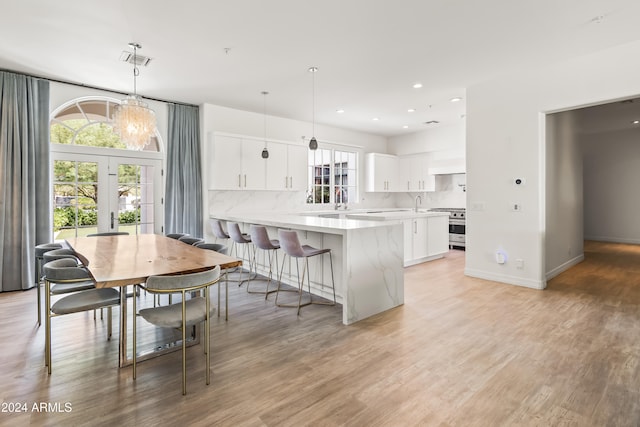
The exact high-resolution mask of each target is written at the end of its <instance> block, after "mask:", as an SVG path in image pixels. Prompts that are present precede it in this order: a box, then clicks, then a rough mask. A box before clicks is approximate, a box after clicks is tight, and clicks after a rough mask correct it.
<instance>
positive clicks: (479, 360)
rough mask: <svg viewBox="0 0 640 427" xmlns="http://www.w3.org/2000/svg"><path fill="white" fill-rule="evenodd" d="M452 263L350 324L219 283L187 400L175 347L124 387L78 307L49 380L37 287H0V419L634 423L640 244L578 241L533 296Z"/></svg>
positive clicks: (98, 332) (110, 348) (97, 332)
mask: <svg viewBox="0 0 640 427" xmlns="http://www.w3.org/2000/svg"><path fill="white" fill-rule="evenodd" d="M463 268H464V253H463V252H460V251H452V252H450V253H449V254H448V255H447V256H446V258H445V259H442V260H437V261H433V262H429V263H426V264H421V265H417V266H413V267H410V268H407V269H405V286H406V291H405V297H406V301H405V305H404V306H402V307H399V308H396V309H394V310H391V311H388V312H386V313H382V314H380V315H378V316H375V317H373V318H370V319H367V320H364V321H361V322H358V323H356V324H354V325H351V326H343V325H342V323H341V313H342V311H341V307H326V306H308V307H304V308H303V310H302V313H301V316H300V317H296V314H295V309H287V308H275V307H274V306H273V296H271V297H270V298H269V301H266V302H265V301H264V299H263V297H261V296H260V295H255V294H252V295H248V294H247V293H246V291H245V287H244V286H243V287H241V288H238V287H237V285H235V284H230V286H229V291H230V317H229V321H228V322H225V321H224V316H223V317H221V318H215V319H214V321H213V323H212V348H213V352H212V377H211V381H212V382H211V384H210V385H209V386H207V385H205V378H204V365H205V360H204V355H203V352H202V347H201V346H194V347H191V348H189V349H188V350H187V358H188V363H189V367H190V368H189V372H188V378H187V391H188V394H187V395H186V396H182V395H181V389H180V381H181V373H180V353H179V352H178V353H173V354H170V355H166V356H162V357H160V358H156V359H152V360H149V361H145V362H143V363H141V364H140V365H139V366H138V379H137V380H136V381H133V379H132V377H131V368H130V367H128V368H124V369H119V368H118V348H117V347H118V341H117V335H115V336H114V339H113V340H112V341H107V340H106V320H104V321H101V320H99V319H98V320H97V321H94V320H93V316H92V314H90V313H87V314H84V313H83V314H76V315H71V316H65V317H60V318H55V319H53V325H54V326H53V328H54V329H53V334H54V338H53V339H54V343H53V373H52V375H51V376H48V375H47V372H46V368H45V367H44V357H43V346H44V327H41V328H38V327H37V324H36V317H35V304H36V295H35V294H34V292H35V291H34V290H31V291H27V292H12V293H4V294H0V343H2V350H1V352H0V384H1V386H0V401H1V402H3V403H2V408H0V409H2V410H4V411H7V410H8V409H10V408H9V407H8V404H9V403H26V404H27V411H26V413H8V412H0V425H9V426H13V425H16V426H22V425H34V426H40V425H50V426H59V425H91V426H101V425H104V426H114V425H121V426H131V425H154V426H155V425H159V426H163V425H167V426H175V425H185V426H186V425H189V426H192V425H195V426H301V425H312V426H340V425H345V426H414V425H415V426H635V427H637V426H640V278H639V277H640V274H638V273H640V246H634V245H620V244H608V243H596V242H587V243H586V245H585V261H584V262H583V263H581V264H580V265H578V266H576V267H574V268H572V269H571V270H569V271H567V272H565V273H563V274H561V275H559V276H558V277H556V278H554V279H553V280H551V281H550V282H549V284H548V288H547V289H546V290H544V291H536V290H532V289H526V288H520V287H516V286H510V285H504V284H499V283H494V282H490V281H486V280H480V279H475V278H470V277H465V276H464V275H463ZM256 287H257V285H256ZM252 288H253V285H252ZM143 297H144V296H143ZM116 315H117V312H116ZM115 325H117V323H115V322H114V326H115ZM114 334H117V328H116V327H114ZM34 403H36V404H38V405H39V404H40V403H45V404H50V408H49V409H50V410H51V409H59V411H57V412H56V411H53V412H52V411H49V412H39V411H35V410H33V404H34ZM55 404H58V407H57V408H56V407H55ZM65 404H68V406H66V407H65ZM65 410H68V411H67V412H65Z"/></svg>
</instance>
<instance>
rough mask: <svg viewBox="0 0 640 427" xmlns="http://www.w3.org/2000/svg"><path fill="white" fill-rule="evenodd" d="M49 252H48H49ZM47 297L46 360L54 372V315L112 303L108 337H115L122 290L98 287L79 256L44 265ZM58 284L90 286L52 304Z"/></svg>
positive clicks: (78, 286)
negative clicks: (113, 331)
mask: <svg viewBox="0 0 640 427" xmlns="http://www.w3.org/2000/svg"><path fill="white" fill-rule="evenodd" d="M45 255H46V254H45ZM44 283H45V299H46V306H47V317H46V335H45V363H46V365H47V371H48V373H49V374H51V318H52V317H55V316H62V315H65V314H71V313H78V312H81V311H89V310H96V309H98V308H104V307H108V309H109V314H108V321H107V323H108V337H107V339H111V328H112V325H111V323H112V321H111V307H112V306H114V305H119V304H120V293H119V292H118V291H117V290H115V289H113V288H100V289H96V288H95V284H94V283H93V279H92V278H91V275H90V274H89V272H88V271H87V270H86V269H84V268H82V267H79V266H78V263H77V262H76V260H73V259H71V258H62V259H57V260H53V261H51V262H48V263H47V264H45V265H44ZM51 285H54V287H59V288H60V287H62V288H65V287H67V288H68V287H71V286H73V285H77V288H78V289H80V288H81V287H82V286H85V287H89V289H87V290H82V291H79V292H74V293H71V294H70V295H68V296H65V297H62V298H60V299H58V300H57V301H56V302H55V303H54V304H53V305H52V304H51V295H52V294H53V288H52V287H51Z"/></svg>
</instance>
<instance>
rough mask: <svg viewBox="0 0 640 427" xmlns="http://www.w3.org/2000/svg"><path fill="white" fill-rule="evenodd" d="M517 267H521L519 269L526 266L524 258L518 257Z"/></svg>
mask: <svg viewBox="0 0 640 427" xmlns="http://www.w3.org/2000/svg"><path fill="white" fill-rule="evenodd" d="M516 268H519V269H523V268H524V260H523V259H522V258H518V259H516Z"/></svg>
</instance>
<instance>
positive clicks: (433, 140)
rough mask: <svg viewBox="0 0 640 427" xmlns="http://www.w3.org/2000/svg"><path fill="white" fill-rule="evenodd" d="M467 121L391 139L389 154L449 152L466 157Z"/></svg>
mask: <svg viewBox="0 0 640 427" xmlns="http://www.w3.org/2000/svg"><path fill="white" fill-rule="evenodd" d="M465 130H466V127H465V121H464V120H462V119H461V120H460V123H458V124H455V125H450V126H438V127H434V128H433V129H425V130H423V131H420V132H415V133H410V134H407V135H399V136H393V137H390V138H389V142H388V146H389V153H390V154H396V155H398V156H401V155H404V154H414V153H424V152H430V151H447V152H449V153H452V154H456V155H458V156H460V157H464V151H465V140H466V135H465Z"/></svg>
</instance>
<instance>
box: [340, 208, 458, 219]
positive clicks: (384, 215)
mask: <svg viewBox="0 0 640 427" xmlns="http://www.w3.org/2000/svg"><path fill="white" fill-rule="evenodd" d="M434 216H446V217H448V216H449V212H430V211H427V210H420V209H418V210H417V211H415V210H408V211H383V212H366V213H352V214H350V213H347V218H350V219H364V220H374V221H390V220H403V219H412V218H428V217H434Z"/></svg>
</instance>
